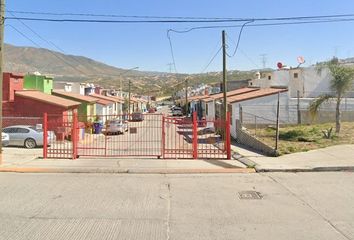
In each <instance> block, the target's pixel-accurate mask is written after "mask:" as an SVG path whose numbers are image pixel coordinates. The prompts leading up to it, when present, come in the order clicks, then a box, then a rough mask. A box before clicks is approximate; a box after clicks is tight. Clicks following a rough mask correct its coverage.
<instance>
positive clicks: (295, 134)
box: [279, 130, 305, 140]
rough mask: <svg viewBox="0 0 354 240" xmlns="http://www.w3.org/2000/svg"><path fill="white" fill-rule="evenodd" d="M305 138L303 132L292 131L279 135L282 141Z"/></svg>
mask: <svg viewBox="0 0 354 240" xmlns="http://www.w3.org/2000/svg"><path fill="white" fill-rule="evenodd" d="M303 136H305V133H304V131H303V130H290V131H286V132H280V133H279V139H281V140H298V138H299V137H303Z"/></svg>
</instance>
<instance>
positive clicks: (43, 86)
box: [23, 73, 53, 94]
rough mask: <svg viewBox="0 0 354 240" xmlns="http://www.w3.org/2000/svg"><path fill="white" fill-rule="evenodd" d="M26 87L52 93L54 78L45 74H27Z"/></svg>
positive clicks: (24, 85)
mask: <svg viewBox="0 0 354 240" xmlns="http://www.w3.org/2000/svg"><path fill="white" fill-rule="evenodd" d="M23 87H24V89H27V90H38V91H41V92H43V93H46V94H51V92H52V90H53V78H52V77H47V76H45V75H40V74H39V73H36V74H27V75H25V78H24V84H23Z"/></svg>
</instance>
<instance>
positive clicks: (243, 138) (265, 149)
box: [235, 120, 277, 156]
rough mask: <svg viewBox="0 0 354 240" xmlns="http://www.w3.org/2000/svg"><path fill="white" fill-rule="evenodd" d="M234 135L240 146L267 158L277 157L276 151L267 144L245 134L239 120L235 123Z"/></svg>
mask: <svg viewBox="0 0 354 240" xmlns="http://www.w3.org/2000/svg"><path fill="white" fill-rule="evenodd" d="M235 130H236V134H237V138H236V141H237V142H238V143H240V144H243V145H245V146H248V147H250V148H253V149H255V150H257V151H260V152H262V153H263V154H265V155H268V156H277V153H276V151H275V150H274V148H272V147H270V146H268V145H267V144H265V143H263V142H262V141H261V140H259V139H258V138H256V137H254V136H252V135H251V134H250V133H248V132H247V130H246V129H244V128H243V127H242V124H241V122H240V121H239V120H237V121H236V128H235Z"/></svg>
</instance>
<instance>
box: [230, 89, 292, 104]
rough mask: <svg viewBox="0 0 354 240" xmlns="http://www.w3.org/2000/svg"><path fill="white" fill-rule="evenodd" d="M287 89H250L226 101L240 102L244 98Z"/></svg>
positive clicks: (267, 94)
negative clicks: (250, 90)
mask: <svg viewBox="0 0 354 240" xmlns="http://www.w3.org/2000/svg"><path fill="white" fill-rule="evenodd" d="M287 91H288V89H281V88H262V89H258V90H257V91H252V92H248V93H244V94H241V95H236V96H232V97H229V98H228V99H227V101H228V103H235V102H242V101H245V100H250V99H254V98H259V97H265V96H270V95H273V94H277V93H282V92H287Z"/></svg>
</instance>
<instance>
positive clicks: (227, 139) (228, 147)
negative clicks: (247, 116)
mask: <svg viewBox="0 0 354 240" xmlns="http://www.w3.org/2000/svg"><path fill="white" fill-rule="evenodd" d="M230 115H231V114H230V112H227V115H226V122H225V144H226V149H225V150H226V158H227V159H228V160H230V159H231V132H230V124H231V122H230V119H231V117H230Z"/></svg>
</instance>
